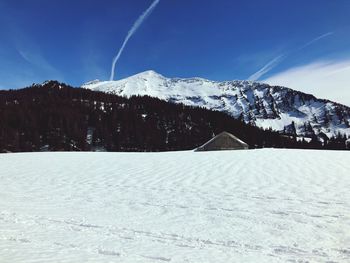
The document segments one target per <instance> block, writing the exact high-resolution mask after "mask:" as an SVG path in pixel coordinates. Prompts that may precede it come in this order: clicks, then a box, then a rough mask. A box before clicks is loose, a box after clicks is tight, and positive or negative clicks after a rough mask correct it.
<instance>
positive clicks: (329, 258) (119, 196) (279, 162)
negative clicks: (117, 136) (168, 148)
mask: <svg viewBox="0 0 350 263" xmlns="http://www.w3.org/2000/svg"><path fill="white" fill-rule="evenodd" d="M349 160H350V152H345V151H344V152H341V151H339V152H337V151H311V150H304V151H303V150H274V149H263V150H243V151H220V152H200V153H196V152H168V153H26V154H1V155H0V167H1V171H0V262H1V263H7V262H11V263H12V262H17V263H19V262H181V263H182V262H225V263H226V262H350V235H349V229H350V212H349V211H350V192H349V189H350V176H349V170H350V162H349Z"/></svg>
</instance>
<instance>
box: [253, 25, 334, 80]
mask: <svg viewBox="0 0 350 263" xmlns="http://www.w3.org/2000/svg"><path fill="white" fill-rule="evenodd" d="M333 34H334V32H328V33H325V34H322V35H320V36H318V37H316V38H314V39H312V40H310V41H309V42H307V43H306V44H304V45H302V46H301V47H300V48H298V49H296V50H294V51H292V52H289V53H288V54H284V55H280V56H278V57H275V58H274V59H272V60H271V61H270V62H269V63H267V64H266V65H265V66H264V67H262V68H261V69H260V70H258V71H257V72H255V73H254V74H253V75H251V76H250V77H249V80H258V79H260V78H261V77H262V76H263V75H265V74H266V73H268V72H269V71H271V70H272V69H273V68H274V67H276V66H277V65H279V64H280V63H281V62H282V61H283V60H284V59H285V58H286V57H287V56H289V55H290V54H291V53H294V52H297V51H300V50H302V49H304V48H306V47H308V46H310V45H312V44H314V43H316V42H317V41H320V40H321V39H323V38H325V37H328V36H330V35H333Z"/></svg>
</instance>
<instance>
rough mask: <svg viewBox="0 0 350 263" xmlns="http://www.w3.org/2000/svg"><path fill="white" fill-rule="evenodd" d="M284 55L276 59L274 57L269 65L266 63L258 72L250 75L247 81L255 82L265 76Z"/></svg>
mask: <svg viewBox="0 0 350 263" xmlns="http://www.w3.org/2000/svg"><path fill="white" fill-rule="evenodd" d="M285 57H286V55H280V56H278V57H275V58H274V59H273V60H271V61H270V62H269V63H267V64H266V65H265V66H264V67H262V68H261V69H260V70H258V71H257V72H255V73H254V74H253V75H251V76H250V77H249V78H248V80H253V81H256V80H258V79H259V78H260V77H261V76H263V75H265V74H266V73H267V72H269V71H270V70H271V69H272V68H274V67H275V66H276V65H278V64H279V63H280V62H281V61H282V60H283V59H284V58H285Z"/></svg>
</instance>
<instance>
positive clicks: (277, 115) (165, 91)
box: [82, 70, 350, 137]
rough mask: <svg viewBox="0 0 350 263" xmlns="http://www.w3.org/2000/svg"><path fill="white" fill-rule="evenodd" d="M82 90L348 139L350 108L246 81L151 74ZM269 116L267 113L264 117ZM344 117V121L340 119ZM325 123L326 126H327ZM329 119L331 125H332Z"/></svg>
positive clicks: (94, 82)
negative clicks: (159, 101) (147, 99)
mask: <svg viewBox="0 0 350 263" xmlns="http://www.w3.org/2000/svg"><path fill="white" fill-rule="evenodd" d="M82 88H86V89H91V90H94V91H102V92H107V93H112V94H116V95H119V96H126V97H130V96H133V95H140V96H145V95H148V96H151V97H156V98H159V99H162V100H166V101H171V102H174V103H183V104H185V105H189V106H200V107H204V108H207V109H211V110H218V111H223V112H226V113H228V114H230V115H232V116H233V117H235V118H238V117H240V116H242V117H243V119H244V121H245V122H247V123H251V124H254V125H257V126H259V127H262V128H272V129H274V130H278V131H283V130H284V129H285V128H288V126H289V125H291V124H292V122H294V124H295V127H296V132H297V134H298V135H308V134H307V131H305V129H304V126H305V124H308V123H310V124H311V126H312V129H313V130H314V132H315V133H316V134H319V133H321V132H322V133H324V134H326V135H328V136H329V137H331V136H333V135H337V134H338V132H340V133H342V134H347V135H350V126H349V124H348V123H349V122H350V108H348V107H346V106H342V105H338V104H336V103H333V102H326V101H322V100H318V99H316V98H315V97H313V96H310V95H307V94H304V93H302V92H298V91H293V90H291V89H288V88H283V87H279V88H274V87H272V86H269V85H267V84H263V83H259V82H253V81H246V80H234V81H223V82H218V81H211V80H207V79H203V78H188V79H182V78H167V77H164V76H162V75H161V74H159V73H157V72H155V71H152V70H149V71H145V72H142V73H139V74H136V75H134V76H131V77H128V78H125V79H122V80H118V81H98V80H95V81H92V82H88V83H86V84H84V85H83V86H82ZM264 111H265V112H264ZM340 112H341V113H342V116H341V118H340V117H339V116H338V114H339V113H340ZM325 119H327V121H325ZM328 119H329V120H328Z"/></svg>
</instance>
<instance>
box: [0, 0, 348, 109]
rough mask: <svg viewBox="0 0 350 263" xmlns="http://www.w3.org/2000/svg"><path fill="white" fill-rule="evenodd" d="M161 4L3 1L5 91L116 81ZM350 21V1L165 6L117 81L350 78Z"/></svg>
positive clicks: (252, 0) (189, 0)
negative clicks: (144, 74)
mask: <svg viewBox="0 0 350 263" xmlns="http://www.w3.org/2000/svg"><path fill="white" fill-rule="evenodd" d="M152 2H153V0H85V1H78V0H69V1H68V0H31V1H27V0H0V88H16V87H22V86H25V85H29V84H31V83H40V82H43V81H45V80H47V79H57V80H60V81H63V82H66V83H69V84H71V85H74V86H79V85H80V84H82V83H84V82H86V81H89V80H93V79H101V80H107V79H108V78H109V74H110V70H111V63H112V59H113V57H114V56H115V55H116V53H117V51H118V49H119V48H120V46H121V44H122V42H123V40H124V38H125V36H126V34H127V33H128V31H129V29H130V28H131V26H132V25H133V23H134V22H135V20H136V19H137V18H138V17H139V16H140V15H141V14H142V13H143V12H144V11H145V9H147V8H148V7H149V6H150V5H151V3H152ZM349 13H350V1H348V0H332V1H330V0H308V1H305V0H285V1H277V0H264V1H262V0H201V1H199V0H176V1H175V0H160V3H159V5H158V6H157V7H156V9H155V10H154V12H153V13H152V14H151V15H150V16H149V17H148V19H147V20H146V21H145V22H144V23H143V24H142V25H141V27H140V28H139V29H138V31H137V32H136V33H135V35H133V36H132V38H131V39H130V41H129V43H128V44H127V46H126V48H125V50H124V53H123V54H122V56H121V58H120V60H119V61H118V64H117V69H116V78H117V79H119V78H124V77H127V76H130V75H133V74H135V73H138V72H141V71H145V70H149V69H153V70H155V71H157V72H159V73H161V74H163V75H165V76H169V77H175V76H176V77H192V76H199V77H204V78H208V79H213V80H231V79H253V80H261V81H266V82H270V83H274V81H279V82H278V83H277V84H279V83H281V84H284V83H283V81H284V82H286V79H287V80H288V77H290V73H291V72H293V74H295V71H298V72H299V71H301V73H298V74H299V75H297V76H296V78H302V74H304V76H308V75H310V74H309V73H310V72H309V71H308V70H315V67H316V68H317V70H320V67H321V68H322V70H325V67H326V69H327V67H331V70H333V71H334V72H335V71H337V72H338V71H340V72H343V73H344V70H345V72H348V71H347V69H348V67H350V63H349V61H350V34H349V32H350V16H349ZM339 65H341V67H340V66H339ZM339 67H340V68H339ZM333 71H332V72H333ZM321 72H323V71H321ZM300 74H301V75H300ZM315 75H317V74H315ZM343 75H344V74H342V76H343ZM349 75H350V74H349ZM300 76H301V77H300ZM293 78H295V75H293ZM332 78H333V79H332ZM332 78H331V79H332V80H334V81H336V79H335V78H336V77H334V76H333V77H332ZM343 79H344V76H343ZM349 80H350V79H349ZM324 81H325V80H323V81H322V83H324ZM343 81H344V80H343ZM345 81H347V79H346V80H345ZM312 82H314V81H313V80H312ZM315 82H317V80H315ZM274 84H275V83H274ZM289 85H290V86H292V88H294V87H293V85H294V84H290V78H289ZM299 85H301V84H300V83H299ZM303 85H304V84H303ZM342 85H343V84H342ZM296 88H298V87H296ZM299 89H302V90H303V88H302V87H299ZM325 89H326V88H325ZM342 89H343V91H344V92H348V90H347V91H345V90H344V89H345V87H344V88H342ZM306 91H307V90H306ZM316 93H317V92H316ZM338 93H339V92H338ZM338 95H339V94H338ZM340 95H341V94H340ZM349 104H350V95H349Z"/></svg>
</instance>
